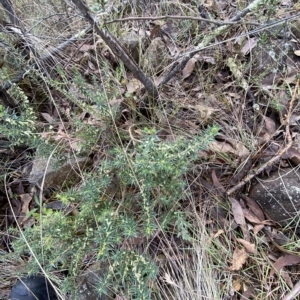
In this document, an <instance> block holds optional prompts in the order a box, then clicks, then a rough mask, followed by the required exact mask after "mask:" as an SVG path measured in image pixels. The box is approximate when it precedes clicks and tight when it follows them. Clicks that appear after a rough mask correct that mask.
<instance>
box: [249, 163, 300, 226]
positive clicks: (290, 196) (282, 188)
mask: <svg viewBox="0 0 300 300" xmlns="http://www.w3.org/2000/svg"><path fill="white" fill-rule="evenodd" d="M249 196H250V197H251V198H252V199H253V200H255V201H256V202H257V203H258V204H260V206H261V208H262V209H263V211H264V212H265V214H266V215H267V216H268V218H269V219H270V220H272V221H274V222H277V223H279V224H280V225H281V226H282V227H284V226H286V225H288V224H292V225H293V226H295V227H296V226H297V224H298V223H299V213H298V212H299V211H300V172H299V171H298V172H297V171H296V170H295V169H293V168H287V169H281V170H278V171H276V172H274V173H272V174H271V175H270V176H269V177H268V178H265V177H264V178H262V179H260V180H259V182H257V183H255V184H254V185H253V187H252V188H251V191H250V194H249Z"/></svg>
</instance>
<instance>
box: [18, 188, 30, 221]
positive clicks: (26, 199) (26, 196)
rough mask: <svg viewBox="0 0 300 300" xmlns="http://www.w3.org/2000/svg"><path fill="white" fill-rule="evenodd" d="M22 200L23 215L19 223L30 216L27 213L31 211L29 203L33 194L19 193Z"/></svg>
mask: <svg viewBox="0 0 300 300" xmlns="http://www.w3.org/2000/svg"><path fill="white" fill-rule="evenodd" d="M19 197H20V199H21V202H22V213H23V215H22V216H21V217H20V218H19V219H18V223H20V224H23V223H24V222H25V221H26V220H27V219H28V218H27V217H26V215H27V214H28V213H29V204H30V202H31V200H32V195H30V194H22V195H19Z"/></svg>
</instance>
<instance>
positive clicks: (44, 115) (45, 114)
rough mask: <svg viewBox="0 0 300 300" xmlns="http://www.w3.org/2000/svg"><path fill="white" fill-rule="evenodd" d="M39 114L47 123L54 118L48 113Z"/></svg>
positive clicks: (51, 121)
mask: <svg viewBox="0 0 300 300" xmlns="http://www.w3.org/2000/svg"><path fill="white" fill-rule="evenodd" d="M41 115H42V116H43V118H44V119H45V120H46V121H47V122H48V123H50V124H51V123H53V121H54V119H53V118H52V117H51V116H50V115H49V114H48V113H41Z"/></svg>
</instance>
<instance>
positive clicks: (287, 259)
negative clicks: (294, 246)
mask: <svg viewBox="0 0 300 300" xmlns="http://www.w3.org/2000/svg"><path fill="white" fill-rule="evenodd" d="M299 263H300V256H297V255H293V254H287V255H284V256H281V257H279V258H278V259H277V260H276V261H275V263H274V264H273V267H274V269H272V270H271V272H270V276H273V275H274V273H275V271H279V270H280V269H282V268H283V267H285V266H293V265H298V264H299Z"/></svg>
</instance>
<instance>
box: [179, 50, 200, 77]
mask: <svg viewBox="0 0 300 300" xmlns="http://www.w3.org/2000/svg"><path fill="white" fill-rule="evenodd" d="M197 61H198V56H197V55H195V56H194V57H192V58H191V59H190V60H189V61H188V62H187V64H186V65H185V67H184V69H183V70H182V75H183V79H186V78H188V77H189V76H190V75H191V74H192V72H193V71H194V68H195V64H196V62H197Z"/></svg>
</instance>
